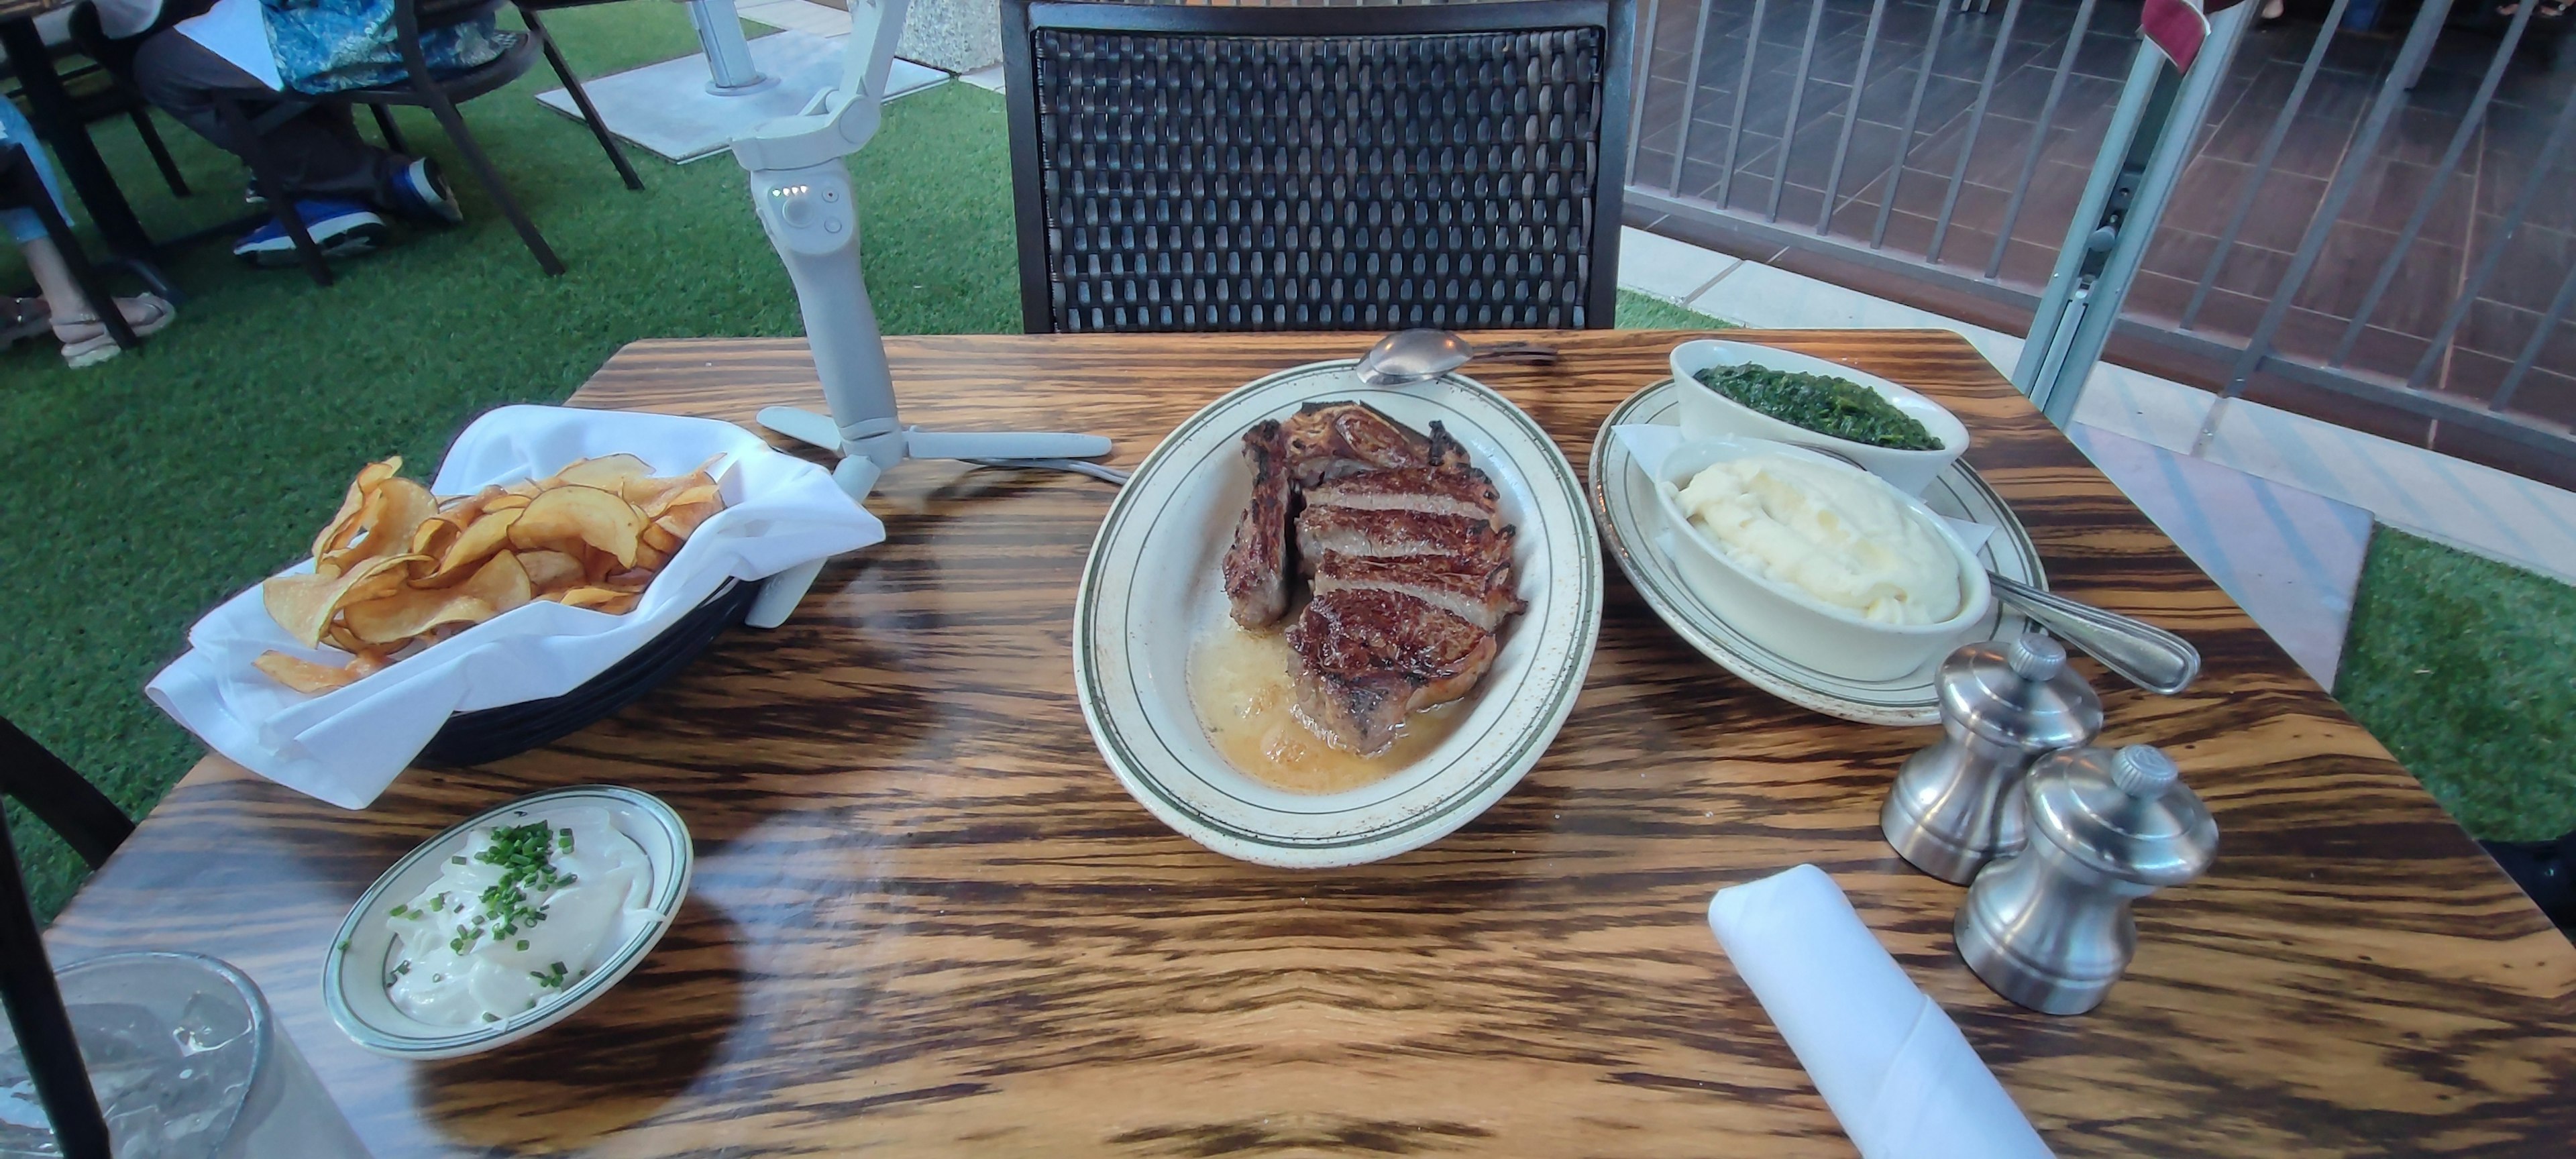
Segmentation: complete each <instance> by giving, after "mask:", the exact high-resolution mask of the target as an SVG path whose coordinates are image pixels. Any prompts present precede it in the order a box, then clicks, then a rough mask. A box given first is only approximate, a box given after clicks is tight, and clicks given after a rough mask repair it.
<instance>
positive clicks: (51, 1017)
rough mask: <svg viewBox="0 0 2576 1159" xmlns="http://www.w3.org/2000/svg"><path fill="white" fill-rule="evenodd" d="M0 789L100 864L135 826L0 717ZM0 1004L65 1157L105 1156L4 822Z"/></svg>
mask: <svg viewBox="0 0 2576 1159" xmlns="http://www.w3.org/2000/svg"><path fill="white" fill-rule="evenodd" d="M0 794H6V795H8V796H11V797H15V798H17V799H18V801H19V803H21V804H23V805H25V806H27V811H28V812H30V813H33V814H35V815H36V817H37V819H38V820H41V821H43V822H44V823H45V824H47V825H49V826H52V827H53V830H54V831H55V832H56V833H59V834H61V835H62V838H63V840H64V841H65V842H67V843H69V844H70V845H71V847H72V850H73V852H76V853H78V854H80V856H81V860H83V861H86V862H88V863H89V864H90V867H91V868H93V869H95V868H97V867H98V866H99V865H101V864H103V863H105V862H106V860H107V856H108V854H111V853H114V852H116V847H117V846H119V845H122V844H124V842H125V839H126V837H127V836H128V835H130V834H132V833H133V832H134V822H133V821H132V820H131V819H129V818H128V817H126V815H125V812H124V810H121V809H119V808H117V807H116V803H115V802H113V801H110V800H108V799H107V796H106V795H105V794H103V793H101V792H99V791H98V789H97V787H95V786H93V785H91V784H90V783H89V782H88V781H87V780H85V779H83V778H82V777H81V775H80V774H79V773H77V772H74V771H73V770H72V767H71V766H70V765H67V764H64V763H63V761H62V758H60V757H57V756H55V755H54V754H53V753H51V752H48V751H46V749H45V747H44V746H43V745H40V744H37V743H36V741H35V739H34V738H32V737H29V736H28V735H27V734H26V733H23V732H20V731H18V726H16V725H14V724H11V723H9V722H8V721H6V720H0ZM0 1004H5V1005H6V1006H7V1008H8V1014H9V1023H10V1027H11V1028H12V1029H13V1030H15V1031H16V1032H17V1036H18V1045H19V1052H20V1054H21V1056H22V1057H23V1058H24V1059H25V1060H26V1063H27V1069H28V1072H29V1076H28V1077H29V1078H30V1079H32V1080H33V1081H34V1084H35V1087H36V1095H37V1098H38V1099H39V1100H40V1101H41V1102H42V1103H43V1105H44V1107H45V1112H46V1118H47V1119H49V1120H50V1121H51V1122H52V1124H53V1128H54V1134H55V1139H56V1142H57V1143H58V1144H59V1145H60V1146H61V1147H62V1153H63V1154H64V1155H66V1156H75V1157H86V1156H99V1157H100V1159H105V1157H106V1156H107V1155H108V1133H107V1120H106V1118H105V1117H104V1116H102V1115H101V1114H100V1113H99V1107H98V1099H97V1095H96V1093H95V1092H94V1091H93V1090H92V1089H91V1086H90V1080H89V1071H88V1068H87V1067H86V1066H84V1065H83V1063H82V1061H81V1053H80V1044H79V1042H78V1040H76V1039H75V1038H74V1037H73V1036H72V1024H71V1017H70V1013H69V1012H68V1011H66V1010H65V1009H64V1008H63V994H62V990H61V988H60V987H58V986H57V985H56V984H55V982H54V967H53V962H52V959H51V956H50V955H48V954H47V953H46V952H45V940H44V936H43V934H42V933H41V932H39V931H38V930H37V928H36V915H35V913H34V911H33V910H32V909H31V908H30V907H29V905H28V902H27V886H26V880H25V878H24V876H23V875H22V874H21V873H20V872H19V869H18V851H17V849H16V848H15V846H14V845H13V843H12V842H11V841H10V840H9V827H8V825H7V824H6V823H5V822H0Z"/></svg>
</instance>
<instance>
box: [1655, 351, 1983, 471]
mask: <svg viewBox="0 0 2576 1159" xmlns="http://www.w3.org/2000/svg"><path fill="white" fill-rule="evenodd" d="M1741 365H1752V366H1760V367H1765V368H1768V369H1771V370H1782V371H1789V372H1792V373H1803V374H1821V375H1825V376H1828V377H1831V378H1839V379H1842V380H1843V381H1845V382H1849V383H1852V384H1854V385H1856V386H1860V387H1863V388H1866V389H1868V390H1870V391H1871V392H1873V393H1875V394H1877V395H1878V396H1879V397H1880V398H1883V399H1886V400H1887V402H1888V405H1890V406H1893V407H1895V408H1896V409H1897V410H1899V411H1902V412H1904V414H1905V415H1906V416H1907V417H1909V418H1912V419H1913V420H1914V421H1916V422H1919V423H1921V424H1923V429H1924V430H1925V431H1926V432H1929V433H1930V434H1931V436H1932V437H1933V438H1936V439H1939V440H1940V441H1941V447H1940V449H1938V450H1930V451H1909V450H1902V449H1899V448H1896V447H1880V446H1872V445H1871V444H1868V443H1856V442H1853V441H1851V440H1849V439H1840V438H1835V437H1834V436H1832V435H1828V434H1823V433H1820V432H1817V431H1811V430H1808V429H1807V428H1805V427H1802V426H1799V425H1797V424H1796V423H1791V422H1786V421H1783V420H1781V419H1776V418H1773V417H1771V416H1770V415H1766V414H1763V413H1762V412H1760V411H1757V410H1754V409H1753V408H1751V407H1748V406H1745V405H1743V404H1742V403H1739V402H1737V401H1735V400H1734V399H1731V398H1728V397H1727V396H1726V395H1725V394H1723V393H1720V392H1719V391H1717V390H1716V389H1714V388H1712V387H1710V386H1708V385H1707V384H1706V383H1703V382H1701V381H1700V380H1699V372H1700V371H1703V370H1707V369H1710V368H1712V367H1724V366H1741ZM1672 369H1673V385H1674V386H1675V387H1678V388H1679V389H1680V391H1681V424H1682V432H1683V433H1684V434H1687V435H1689V436H1690V437H1692V438H1694V439H1706V438H1751V439H1773V440H1777V441H1779V442H1784V443H1803V444H1806V445H1809V446H1817V447H1823V448H1825V449H1826V450H1829V451H1832V452H1833V453H1835V454H1837V455H1841V456H1842V457H1844V458H1846V459H1849V460H1851V461H1853V462H1855V463H1858V464H1860V465H1861V467H1862V468H1863V469H1865V470H1867V471H1868V472H1869V473H1870V474H1873V475H1876V476H1878V477H1879V478H1881V479H1885V480H1887V481H1888V482H1890V483H1893V484H1895V485H1896V487H1897V489H1898V490H1901V491H1903V492H1905V493H1906V494H1908V495H1921V494H1922V493H1923V489H1924V488H1926V487H1929V486H1931V485H1932V480H1934V479H1937V478H1939V477H1940V476H1941V472H1943V471H1946V470H1949V469H1950V464H1951V463H1953V462H1956V461H1958V458H1959V456H1960V455H1962V454H1964V453H1966V452H1967V449H1968V428H1967V426H1966V425H1965V424H1962V423H1961V422H1960V421H1959V418H1958V416H1956V415H1953V414H1951V413H1950V412H1949V410H1948V409H1946V408H1944V407H1943V406H1942V405H1941V404H1940V403H1937V402H1934V401H1932V400H1931V399H1928V398H1925V397H1923V396H1922V395H1920V394H1916V393H1915V392H1913V391H1910V390H1907V389H1905V388H1904V387H1902V386H1898V385H1897V384H1895V383H1893V382H1889V381H1888V380H1886V379H1884V378H1880V377H1879V376H1877V375H1875V374H1871V373H1869V372H1867V371H1863V370H1857V369H1854V368H1852V367H1849V366H1844V365H1842V364H1841V363H1838V362H1827V361H1825V360H1824V359H1822V358H1818V357H1815V356H1814V355H1811V354H1800V353H1797V352H1796V351H1793V350H1781V349H1777V348H1775V347H1770V346H1761V345H1757V344H1755V343H1751V342H1728V341H1724V340H1722V339H1716V338H1697V339H1693V340H1691V341H1689V342H1684V343H1682V344H1681V345H1679V346H1676V347H1674V348H1673V353H1672Z"/></svg>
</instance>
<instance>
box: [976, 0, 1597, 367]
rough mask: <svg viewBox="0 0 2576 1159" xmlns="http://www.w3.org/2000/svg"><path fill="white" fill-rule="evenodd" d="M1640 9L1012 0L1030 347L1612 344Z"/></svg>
mask: <svg viewBox="0 0 2576 1159" xmlns="http://www.w3.org/2000/svg"><path fill="white" fill-rule="evenodd" d="M1633 25H1634V6H1633V0H1535V2H1527V3H1494V4H1443V5H1433V6H1399V7H1372V8H1340V7H1335V8H1260V7H1226V8H1215V7H1202V6H1143V5H1127V4H1093V3H1061V2H1056V0H1004V2H1003V5H1002V52H1003V65H1004V75H1005V77H1006V84H1005V88H1006V92H1007V94H1008V99H1009V103H1010V124H1011V184H1012V192H1013V198H1014V203H1015V206H1016V216H1017V218H1018V223H1019V240H1020V309H1021V315H1022V319H1023V322H1024V324H1025V326H1026V328H1027V329H1028V330H1029V331H1030V332H1031V333H1045V332H1072V331H1125V332H1137V331H1240V330H1394V329H1403V328H1407V327H1415V326H1432V327H1440V328H1443V329H1451V330H1474V329H1492V328H1497V327H1513V326H1528V327H1562V328H1576V327H1607V326H1609V325H1611V321H1612V313H1613V311H1614V308H1615V303H1616V295H1617V289H1618V245H1619V206H1620V194H1621V190H1622V188H1623V182H1624V181H1625V178H1626V174H1625V173H1624V172H1623V168H1624V166H1625V164H1626V161H1625V158H1626V157H1627V143H1628V133H1629V131H1630V126H1629V123H1628V121H1629V107H1630V100H1629V84H1630V78H1629V71H1630V61H1631V60H1632V59H1633V57H1634V52H1635V50H1634V46H1633V36H1634V27H1633Z"/></svg>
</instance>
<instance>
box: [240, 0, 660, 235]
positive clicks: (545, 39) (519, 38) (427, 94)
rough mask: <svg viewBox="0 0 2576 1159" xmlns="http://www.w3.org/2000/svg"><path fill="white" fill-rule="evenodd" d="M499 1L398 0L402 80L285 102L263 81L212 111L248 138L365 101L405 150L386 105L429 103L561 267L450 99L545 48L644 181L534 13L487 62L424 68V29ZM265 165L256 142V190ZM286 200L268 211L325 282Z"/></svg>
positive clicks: (486, 186) (594, 129)
mask: <svg viewBox="0 0 2576 1159" xmlns="http://www.w3.org/2000/svg"><path fill="white" fill-rule="evenodd" d="M503 3H504V0H396V2H395V5H394V25H395V35H394V44H395V47H396V48H397V49H398V50H400V51H401V53H402V57H403V65H404V70H405V72H406V74H407V75H406V76H405V77H404V79H403V80H402V81H400V82H397V83H394V84H389V85H380V86H377V87H373V88H363V89H350V90H347V91H344V92H336V93H327V94H320V95H312V94H302V93H299V94H296V95H295V96H293V97H291V98H289V99H286V100H280V99H278V95H277V94H276V93H273V92H270V91H268V90H266V89H254V90H241V91H235V92H228V93H218V94H216V98H215V99H216V105H217V109H218V111H219V112H220V113H221V114H222V115H223V116H224V117H225V118H226V120H227V121H229V122H230V123H231V124H232V125H233V126H234V127H235V131H236V132H238V133H240V134H242V135H243V136H245V137H247V138H249V139H252V140H254V141H256V139H257V138H258V137H259V136H260V135H261V134H262V133H263V132H265V131H266V130H267V129H268V128H271V127H274V126H276V125H278V124H281V123H283V122H285V121H286V120H287V119H288V118H291V117H294V116H296V115H298V114H300V113H302V112H303V111H304V110H306V109H310V108H314V107H317V106H331V105H340V106H354V105H366V106H368V107H369V108H370V109H371V110H373V112H374V113H375V119H376V126H377V128H378V129H379V130H381V131H382V132H383V133H384V134H385V144H386V146H387V147H389V148H391V149H393V150H394V151H396V152H403V153H408V152H410V150H409V149H408V148H407V147H406V146H405V144H404V142H403V139H402V133H401V131H400V130H399V129H397V128H396V127H395V126H394V122H393V118H392V116H391V115H389V114H388V113H387V112H386V108H387V106H392V105H412V106H416V107H419V108H424V109H428V110H429V112H430V115H432V116H434V117H436V118H438V124H439V127H441V128H443V129H445V130H447V137H448V139H449V140H450V141H453V142H455V144H456V151H457V152H458V153H461V154H463V155H464V157H465V163H466V165H467V166H468V167H469V168H471V169H473V170H474V177H475V180H476V181H478V182H480V183H481V184H482V186H483V191H484V192H485V193H486V194H488V195H489V196H490V197H491V198H492V201H493V203H494V204H496V205H498V206H500V208H501V213H502V215H503V216H505V217H507V218H509V219H510V226H511V228H513V229H516V230H517V231H518V232H519V240H520V241H522V242H525V243H527V246H528V252H529V253H530V254H533V255H535V257H536V259H537V265H538V267H539V268H541V269H543V270H545V272H546V273H547V274H549V275H554V274H561V273H563V271H564V266H563V260H562V259H561V258H558V257H556V256H555V251H554V247H553V246H550V245H548V244H546V239H545V235H543V234H541V233H538V232H537V227H536V223H534V222H532V221H530V220H528V215H527V212H526V211H525V210H523V209H521V208H520V207H519V201H518V198H516V197H513V196H511V194H510V187H509V185H508V184H507V183H505V182H504V181H502V179H501V171H500V170H499V169H497V168H495V167H494V166H493V164H492V159H491V157H489V156H488V155H486V154H485V153H484V152H483V146H482V145H481V144H479V143H478V142H476V141H475V139H474V134H473V132H472V131H471V130H469V129H467V128H466V127H465V115H464V114H463V113H460V112H458V111H457V108H456V106H458V105H460V104H462V103H464V102H466V101H469V100H472V99H474V98H476V97H479V96H482V95H483V94H485V93H489V92H492V91H494V90H496V89H499V88H501V87H503V86H505V85H507V84H509V83H510V82H512V81H515V80H517V79H519V78H520V77H522V76H526V75H527V74H528V70H530V69H531V68H534V67H535V66H536V60H537V56H538V54H539V53H543V54H544V55H545V58H546V62H547V63H548V64H550V65H552V66H553V68H554V70H555V75H556V77H557V78H558V79H560V80H562V81H563V84H564V90H565V91H566V92H568V93H570V94H572V99H573V105H574V106H575V107H576V108H579V109H580V110H581V114H582V119H583V121H585V122H586V123H588V124H589V126H590V131H591V135H592V136H594V137H597V138H598V139H599V147H600V149H601V150H602V151H604V152H606V153H607V154H608V161H609V164H611V165H614V166H616V167H617V176H618V177H619V179H621V180H623V181H624V182H625V183H626V187H627V188H628V189H642V188H644V180H643V178H640V177H637V176H636V175H635V168H634V166H632V165H629V164H627V163H626V154H625V152H624V151H622V150H620V149H619V148H618V147H617V138H616V137H614V136H611V135H610V134H609V132H608V126H606V125H604V124H602V123H601V122H600V119H599V110H597V109H596V108H593V107H592V106H591V103H590V94H589V93H587V92H584V91H583V90H582V87H581V79H580V78H579V77H576V76H574V75H573V73H572V70H571V69H570V68H569V67H566V66H565V64H564V59H563V55H562V54H561V53H559V52H557V51H556V50H555V46H554V41H553V39H552V38H551V37H549V36H547V35H546V29H545V24H544V22H542V21H541V20H539V19H538V18H537V14H536V13H535V12H534V11H530V10H527V9H524V8H523V9H521V11H520V15H521V16H522V17H523V18H525V20H526V21H527V25H528V30H527V31H525V32H503V33H501V34H500V39H501V42H502V45H503V47H502V49H501V55H499V56H496V57H494V58H492V60H491V61H490V62H489V63H486V64H484V65H482V66H480V67H477V68H472V69H468V70H465V71H463V72H454V73H448V74H444V75H441V74H438V73H433V72H431V71H430V68H429V62H428V60H427V59H425V58H424V57H423V56H422V53H421V47H420V36H421V32H422V30H424V29H435V28H445V27H447V26H449V25H452V24H461V23H463V22H465V21H468V20H472V19H475V18H477V17H480V16H483V15H486V14H488V13H491V12H494V11H497V10H498V9H499V8H500V7H501V5H502V4H503ZM539 7H543V5H542V4H541V5H539ZM263 168H264V166H263V163H262V161H261V159H260V156H259V150H258V149H257V147H256V146H254V147H253V148H252V149H251V173H252V176H253V177H254V178H255V179H257V180H258V181H259V184H260V186H261V187H262V188H276V187H277V185H278V183H277V182H276V181H274V180H272V179H271V178H269V176H268V175H267V174H266V173H265V172H263ZM292 200H293V199H291V198H283V197H272V198H270V199H269V210H270V213H271V214H272V215H273V216H274V217H275V218H276V219H277V224H278V226H279V227H280V228H282V229H284V230H285V231H286V233H287V236H289V237H291V238H294V239H295V251H296V253H297V254H298V255H299V256H301V257H302V258H303V259H304V268H305V271H306V272H307V273H310V274H311V275H313V280H314V282H315V283H316V284H318V285H324V286H327V285H330V284H331V266H330V263H328V262H327V261H325V260H323V257H322V251H321V249H320V247H318V246H316V245H314V244H313V236H312V234H311V233H309V232H307V231H306V230H305V228H304V221H303V219H302V218H299V217H297V216H296V214H295V211H294V206H293V204H292Z"/></svg>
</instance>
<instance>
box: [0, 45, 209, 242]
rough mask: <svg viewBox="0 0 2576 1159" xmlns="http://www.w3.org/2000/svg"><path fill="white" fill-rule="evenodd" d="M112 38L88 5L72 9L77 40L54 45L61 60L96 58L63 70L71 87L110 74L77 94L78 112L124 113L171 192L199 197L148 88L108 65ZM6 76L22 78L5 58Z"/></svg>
mask: <svg viewBox="0 0 2576 1159" xmlns="http://www.w3.org/2000/svg"><path fill="white" fill-rule="evenodd" d="M106 41H107V34H106V33H105V32H104V31H101V30H100V28H99V25H98V8H97V6H96V5H91V4H83V5H81V6H80V7H78V8H74V9H73V10H72V17H71V42H70V43H68V44H61V45H52V46H49V47H48V52H49V54H50V55H52V56H53V58H54V59H55V60H61V59H62V58H63V57H65V56H74V55H77V56H86V57H88V58H89V60H90V63H88V64H83V65H75V66H74V67H72V68H71V69H70V70H69V71H67V72H61V73H60V79H61V80H62V81H63V83H64V85H65V87H69V84H70V82H72V81H75V80H78V79H80V78H82V77H85V76H103V77H106V78H107V87H106V88H105V89H102V90H99V91H97V92H93V93H87V94H81V95H76V96H74V97H73V98H72V101H73V106H74V110H75V111H74V115H75V116H77V117H79V118H80V121H81V123H82V124H84V125H87V124H92V123H95V122H98V121H103V120H106V119H108V118H110V117H119V116H121V117H124V118H125V119H126V120H127V121H128V122H130V123H131V124H133V126H134V133H135V135H136V136H138V137H141V138H142V139H143V150H144V152H147V153H150V154H151V155H152V165H153V167H154V168H156V169H159V170H160V171H161V180H162V182H163V183H164V184H167V185H168V186H169V187H170V194H171V196H173V197H190V196H194V195H195V194H196V190H194V189H191V188H189V187H188V178H187V177H186V175H184V174H182V173H180V172H179V162H178V161H177V160H176V159H174V158H172V157H171V156H170V145H169V143H168V142H167V141H164V140H162V138H161V130H160V128H159V126H156V125H154V124H153V123H152V102H150V101H147V100H145V99H143V93H142V91H141V90H139V89H137V88H135V87H134V82H133V81H131V80H129V79H128V78H127V76H126V75H125V74H123V73H121V72H119V71H118V70H116V69H112V68H109V67H107V65H106V62H105V60H104V59H103V58H102V57H101V56H100V55H99V54H100V51H101V49H100V47H99V46H100V45H102V44H104V43H106ZM0 79H7V80H10V81H12V82H15V81H17V80H18V78H17V77H16V76H15V75H14V74H13V73H11V72H10V70H9V68H8V66H7V64H6V62H0ZM24 92H25V88H24V86H23V84H22V85H21V86H20V87H19V88H18V89H17V90H16V91H13V92H11V93H9V94H8V95H9V96H13V97H14V96H20V95H23V94H24Z"/></svg>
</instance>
